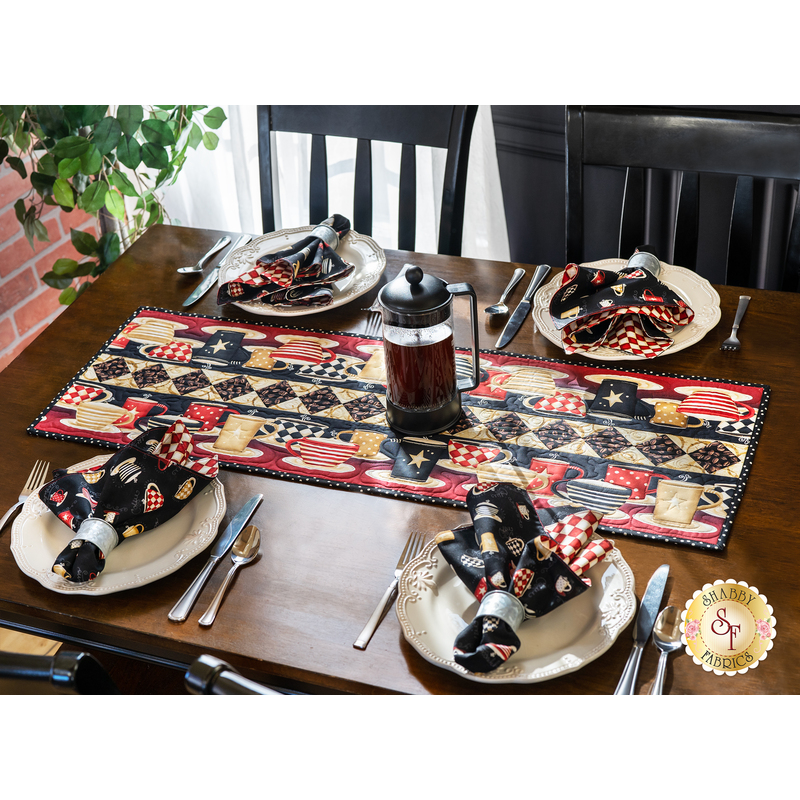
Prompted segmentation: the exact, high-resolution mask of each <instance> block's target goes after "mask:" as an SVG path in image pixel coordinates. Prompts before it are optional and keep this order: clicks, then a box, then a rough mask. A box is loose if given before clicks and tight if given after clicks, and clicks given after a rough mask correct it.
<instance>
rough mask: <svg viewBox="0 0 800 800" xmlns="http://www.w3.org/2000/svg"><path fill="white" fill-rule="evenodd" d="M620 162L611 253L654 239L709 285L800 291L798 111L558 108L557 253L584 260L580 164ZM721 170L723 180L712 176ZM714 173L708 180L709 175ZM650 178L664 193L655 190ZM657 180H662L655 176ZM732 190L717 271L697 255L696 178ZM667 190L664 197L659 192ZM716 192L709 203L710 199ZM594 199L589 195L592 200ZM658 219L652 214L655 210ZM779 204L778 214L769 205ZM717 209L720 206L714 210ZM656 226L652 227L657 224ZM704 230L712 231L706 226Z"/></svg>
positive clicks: (702, 213) (716, 189) (704, 214)
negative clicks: (562, 247)
mask: <svg viewBox="0 0 800 800" xmlns="http://www.w3.org/2000/svg"><path fill="white" fill-rule="evenodd" d="M589 165H593V166H602V167H624V168H626V169H627V173H626V177H625V188H624V195H623V200H622V213H621V216H620V222H619V225H620V227H619V248H618V252H617V253H616V254H613V253H609V254H608V255H609V256H611V255H616V256H617V257H620V258H627V257H628V256H630V255H631V254H632V253H633V251H634V249H635V248H636V247H637V246H639V245H643V244H655V242H654V241H653V240H654V239H655V238H658V236H663V245H661V246H658V245H657V246H656V250H657V252H658V254H659V256H660V257H661V258H662V260H664V261H668V262H671V263H674V264H677V265H679V266H682V267H687V268H689V269H692V270H696V271H697V272H698V273H699V274H701V275H703V276H704V277H709V278H710V279H712V280H714V282H717V283H726V284H728V285H734V286H752V287H762V288H768V289H779V290H782V291H800V203H798V202H797V193H798V192H797V183H798V180H800V118H798V117H790V116H782V115H777V114H766V113H752V112H744V111H721V110H699V109H686V108H674V107H651V106H567V111H566V186H567V193H566V229H567V235H566V257H567V262H580V261H583V260H584V252H585V250H584V246H585V244H586V242H585V231H586V228H587V225H586V221H587V212H589V210H590V209H589V208H587V207H585V206H588V205H589V204H587V203H586V178H585V170H584V168H585V167H586V166H589ZM719 176H725V177H724V181H727V182H726V183H725V182H723V183H720V177H719ZM715 180H716V183H714V181H715ZM658 181H662V183H661V184H660V186H661V188H662V189H663V187H664V186H665V185H666V186H667V189H666V192H664V191H661V192H658V191H656V187H657V185H658ZM664 182H666V183H664ZM706 182H708V185H709V186H710V187H711V190H710V191H709V192H708V195H709V197H710V196H711V195H712V194H714V195H715V196H716V199H718V197H719V195H720V192H723V193H724V191H725V186H727V187H729V191H730V192H732V193H733V198H732V204H731V205H729V206H728V207H729V208H730V209H731V210H730V212H729V213H730V217H729V226H728V219H727V218H726V219H724V224H725V226H726V227H728V232H727V255H726V256H723V255H722V254H721V253H720V256H719V257H720V258H725V261H724V265H720V266H724V270H720V269H719V268H718V267H717V269H716V272H715V273H714V274H713V275H709V274H707V268H708V267H709V264H708V260H709V259H708V258H707V257H705V256H703V257H702V258H701V260H700V261H698V242H699V241H700V240H701V237H702V235H703V234H702V230H703V229H702V228H701V222H703V223H704V224H705V222H706V220H708V219H710V218H711V217H712V216H713V214H712V212H711V211H709V210H708V209H706V208H705V207H704V206H703V205H702V204H701V192H700V189H701V186H704V185H706ZM664 198H666V199H664ZM716 199H715V202H716ZM595 204H596V203H595ZM659 210H660V211H661V212H662V214H663V215H664V217H663V218H662V219H660V220H656V219H655V215H656V213H657V211H659ZM779 210H782V211H783V213H782V214H781V213H778V211H779ZM717 213H719V212H717ZM659 225H660V226H661V227H659ZM709 236H713V234H709Z"/></svg>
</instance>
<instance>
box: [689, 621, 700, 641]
mask: <svg viewBox="0 0 800 800" xmlns="http://www.w3.org/2000/svg"><path fill="white" fill-rule="evenodd" d="M699 633H700V620H699V619H690V620H689V621H688V622H687V623H686V638H687V639H688V640H689V641H690V642H693V641H694V640H695V639H696V638H697V635H698V634H699Z"/></svg>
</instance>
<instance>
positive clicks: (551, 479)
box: [530, 458, 584, 496]
mask: <svg viewBox="0 0 800 800" xmlns="http://www.w3.org/2000/svg"><path fill="white" fill-rule="evenodd" d="M530 468H531V470H532V471H533V472H535V473H536V474H537V475H540V476H541V479H540V480H539V481H538V482H537V486H536V488H534V489H532V490H531V491H533V492H535V493H536V494H544V495H550V496H552V495H553V491H552V485H553V484H554V483H556V482H558V481H563V480H572V479H573V478H582V477H583V475H584V471H583V469H581V467H577V466H575V465H574V464H570V463H569V462H568V461H558V460H556V459H549V458H533V459H531V466H530Z"/></svg>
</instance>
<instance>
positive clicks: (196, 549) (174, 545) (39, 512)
mask: <svg viewBox="0 0 800 800" xmlns="http://www.w3.org/2000/svg"><path fill="white" fill-rule="evenodd" d="M109 458H110V456H109V455H102V456H96V457H95V458H92V459H89V460H88V461H82V462H81V463H80V464H75V466H74V467H70V469H71V470H79V469H88V468H90V467H95V466H97V465H99V464H103V463H105V462H106V461H107V460H108V459H109ZM224 516H225V490H224V489H223V487H222V484H221V483H220V482H219V480H217V479H214V480H213V481H211V483H210V484H209V485H208V486H207V487H206V488H205V489H204V490H203V491H202V492H201V493H200V494H199V495H197V497H195V498H194V500H192V502H191V503H189V504H187V505H186V506H184V507H183V508H182V509H181V511H180V512H179V513H178V514H176V515H175V516H174V517H173V518H172V519H170V520H168V521H167V522H165V523H164V524H163V525H159V527H158V528H154V529H153V530H151V531H146V532H145V533H140V534H139V535H138V536H134V537H132V538H131V539H129V540H127V541H125V542H121V543H120V544H119V545H118V546H117V547H115V548H114V549H113V550H112V551H111V552H110V553H109V554H108V558H107V560H106V567H105V569H104V570H103V571H102V572H101V573H100V575H98V577H97V578H95V579H94V580H93V581H89V582H87V583H70V582H69V581H68V580H65V579H64V578H62V577H61V576H59V575H56V574H55V573H53V572H51V567H52V566H53V562H54V561H55V560H56V556H58V554H59V553H60V552H61V551H62V550H63V549H64V548H65V547H66V546H67V544H69V542H70V540H71V539H72V533H71V531H70V530H69V529H68V528H67V526H66V525H65V524H64V523H63V522H62V521H61V520H60V519H59V518H58V517H56V515H55V514H53V513H52V512H51V511H50V509H48V508H47V506H46V505H45V504H44V503H43V502H42V501H41V500H40V499H39V496H38V495H37V494H36V493H34V494H32V495H31V496H30V497H29V498H28V499H27V500H26V501H25V504H24V505H23V506H22V511H21V512H20V513H19V515H18V516H17V518H16V520H14V526H13V527H12V529H11V552H12V553H13V554H14V558H15V559H16V561H17V565H18V566H19V568H20V569H21V570H22V571H23V572H24V573H25V574H26V575H29V576H30V577H31V578H34V579H35V580H37V581H39V583H41V584H42V586H44V587H45V588H47V589H52V591H54V592H60V593H61V594H94V595H97V594H111V593H112V592H121V591H124V590H125V589H135V588H136V587H138V586H144V585H145V584H148V583H152V582H153V581H157V580H158V579H159V578H163V577H164V576H165V575H169V574H170V573H172V572H175V570H176V569H178V568H179V567H182V566H183V565H184V564H185V563H186V562H187V561H188V560H189V559H190V558H193V557H194V556H196V555H197V554H198V553H201V552H202V551H203V550H205V549H206V548H207V547H208V546H209V545H210V544H211V542H213V541H214V539H215V537H216V535H217V529H218V527H219V523H220V521H221V520H222V518H223V517H224Z"/></svg>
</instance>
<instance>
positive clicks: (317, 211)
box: [258, 106, 478, 256]
mask: <svg viewBox="0 0 800 800" xmlns="http://www.w3.org/2000/svg"><path fill="white" fill-rule="evenodd" d="M477 111H478V107H477V106H258V155H259V165H260V172H261V211H262V221H263V226H264V227H263V230H264V232H265V233H267V232H270V231H273V230H275V201H274V197H273V166H274V163H273V155H274V153H273V144H272V142H271V139H270V133H271V131H284V132H291V133H309V134H311V135H312V145H311V175H310V193H309V195H310V208H309V221H308V224H309V225H315V224H316V223H318V222H320V221H322V220H323V219H325V218H326V217H327V216H329V214H330V213H334V212H335V211H336V210H337V209H330V208H329V207H328V174H327V169H326V167H327V160H326V147H325V137H326V136H344V137H349V138H353V139H357V140H358V144H357V148H356V168H355V190H354V212H353V219H352V220H351V223H352V226H353V229H354V230H356V231H358V232H359V233H363V234H365V235H367V236H370V235H372V158H371V150H370V143H371V141H372V140H377V141H385V142H396V143H401V144H402V145H403V148H402V154H401V163H400V204H399V226H398V227H399V230H398V248H399V249H401V250H414V249H415V244H416V168H415V165H416V157H415V147H416V146H417V145H420V146H422V145H424V146H428V147H440V148H445V149H447V160H446V166H445V175H444V187H443V192H442V208H441V213H440V219H439V246H438V252H439V253H442V254H446V255H455V256H458V255H461V235H462V229H463V226H464V198H465V195H466V188H467V162H468V158H469V144H470V139H471V137H472V127H473V124H474V122H475V116H476V114H477Z"/></svg>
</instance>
